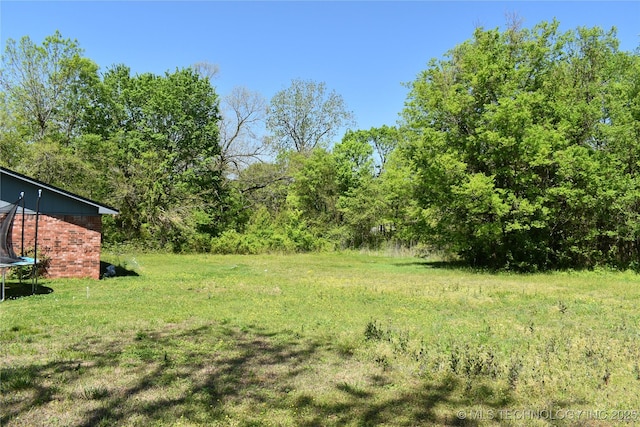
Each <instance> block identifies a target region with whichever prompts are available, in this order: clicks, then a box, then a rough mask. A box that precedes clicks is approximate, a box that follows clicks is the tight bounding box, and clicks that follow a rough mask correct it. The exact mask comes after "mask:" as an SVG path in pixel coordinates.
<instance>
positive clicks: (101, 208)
mask: <svg viewBox="0 0 640 427" xmlns="http://www.w3.org/2000/svg"><path fill="white" fill-rule="evenodd" d="M0 172H2V173H5V174H7V175H10V176H12V177H14V178H18V179H21V180H23V181H26V182H29V183H31V184H34V185H36V186H40V187H43V188H45V189H47V190H48V191H52V192H55V193H58V194H62V195H63V196H65V197H69V198H71V199H75V200H78V201H79V202H82V203H85V204H87V205H90V206H93V207H96V208H98V214H100V215H117V214H119V213H120V212H119V211H118V210H117V209H115V208H112V207H109V206H106V205H103V204H100V203H98V202H94V201H93V200H90V199H87V198H85V197H82V196H78V195H77V194H73V193H70V192H68V191H65V190H63V189H61V188H58V187H54V186H52V185H49V184H45V183H44V182H42V181H38V180H37V179H33V178H29V177H28V176H25V175H22V174H20V173H18V172H14V171H12V170H9V169H7V168H3V167H1V166H0Z"/></svg>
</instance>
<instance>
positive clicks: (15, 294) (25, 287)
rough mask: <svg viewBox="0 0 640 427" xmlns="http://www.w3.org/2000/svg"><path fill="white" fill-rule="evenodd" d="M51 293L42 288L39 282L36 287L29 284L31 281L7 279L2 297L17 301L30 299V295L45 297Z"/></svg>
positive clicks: (47, 288)
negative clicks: (18, 299)
mask: <svg viewBox="0 0 640 427" xmlns="http://www.w3.org/2000/svg"><path fill="white" fill-rule="evenodd" d="M52 292H53V289H51V288H49V287H47V286H43V285H42V284H41V282H39V283H38V286H34V285H32V283H31V279H29V280H23V281H22V282H20V281H19V280H17V279H7V281H6V282H5V292H4V297H5V298H6V299H17V298H24V297H30V296H32V295H46V294H50V293H52Z"/></svg>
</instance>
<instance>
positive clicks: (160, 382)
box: [0, 324, 504, 427]
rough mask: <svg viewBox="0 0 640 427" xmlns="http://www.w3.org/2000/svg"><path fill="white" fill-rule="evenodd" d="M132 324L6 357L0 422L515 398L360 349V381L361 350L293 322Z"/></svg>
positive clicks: (390, 420)
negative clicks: (476, 393)
mask: <svg viewBox="0 0 640 427" xmlns="http://www.w3.org/2000/svg"><path fill="white" fill-rule="evenodd" d="M123 335H125V336H122V337H119V338H117V339H113V338H112V339H110V340H105V339H103V338H101V337H99V336H95V337H85V338H83V339H82V340H81V341H79V342H77V343H75V344H71V345H70V346H69V347H68V348H67V351H66V352H65V354H69V355H70V356H73V357H70V358H68V359H67V360H60V358H59V357H50V359H51V360H52V361H50V362H46V363H42V364H40V363H32V364H27V365H24V366H18V365H19V364H18V363H14V366H13V367H7V368H2V369H1V370H0V404H1V405H2V408H3V410H2V414H1V415H0V425H2V426H11V425H12V423H13V422H14V421H15V423H16V424H20V425H23V424H25V423H26V424H31V425H47V424H49V423H50V422H51V421H52V420H53V419H55V420H56V421H57V422H60V423H61V424H64V425H70V426H76V427H89V426H101V425H103V426H106V425H124V424H126V425H154V424H166V425H171V424H173V423H175V422H176V420H179V419H180V420H182V421H183V422H186V423H187V424H197V425H207V424H215V423H223V424H224V423H227V422H230V421H232V420H233V421H235V422H236V424H238V425H246V426H249V425H282V424H287V425H290V424H293V425H300V426H309V427H311V426H327V425H363V426H366V425H378V424H385V423H386V424H390V425H398V426H402V425H407V426H408V425H422V424H437V425H476V422H475V421H473V420H459V419H457V418H456V416H455V412H451V414H450V415H443V411H446V408H449V410H450V411H453V409H451V408H460V407H462V405H471V404H481V405H489V406H491V407H499V406H501V405H503V404H504V400H501V401H497V400H496V401H493V400H492V399H491V398H490V397H489V398H486V399H484V400H483V401H474V402H470V401H469V400H468V399H467V400H460V398H456V397H455V396H458V395H460V393H459V391H460V389H461V388H460V384H459V380H458V379H456V378H455V377H446V378H442V379H440V380H438V381H427V380H419V379H418V378H416V379H415V381H411V382H410V383H408V384H404V383H403V384H401V385H396V384H394V377H393V373H392V372H387V371H384V370H381V369H378V368H377V367H376V366H375V364H373V363H371V364H367V363H366V362H361V361H360V362H357V363H360V364H364V366H361V367H360V370H361V372H362V376H363V378H365V380H364V382H355V383H353V382H352V381H349V380H345V377H346V378H348V372H346V373H345V372H341V373H337V374H336V373H335V371H340V370H341V369H347V370H348V369H349V368H348V367H347V368H344V367H343V365H344V364H347V365H349V364H350V363H351V364H355V363H356V361H353V360H350V358H349V357H348V356H344V355H341V354H340V353H339V351H338V350H337V349H335V348H334V347H333V345H332V344H331V343H330V342H322V341H316V340H309V339H301V338H299V337H297V336H295V335H291V334H278V335H275V334H267V333H265V332H263V331H260V330H259V329H249V330H248V329H238V328H233V327H229V326H227V325H220V324H211V325H207V326H202V327H198V328H192V329H187V330H179V329H177V328H176V327H175V326H174V329H173V330H172V329H168V330H162V331H138V332H130V333H129V334H123ZM0 338H2V336H0ZM327 369H328V372H329V373H327ZM389 385H392V386H393V387H390V386H389ZM487 395H488V396H491V393H488V394H487ZM476 400H478V399H476ZM442 408H445V409H442Z"/></svg>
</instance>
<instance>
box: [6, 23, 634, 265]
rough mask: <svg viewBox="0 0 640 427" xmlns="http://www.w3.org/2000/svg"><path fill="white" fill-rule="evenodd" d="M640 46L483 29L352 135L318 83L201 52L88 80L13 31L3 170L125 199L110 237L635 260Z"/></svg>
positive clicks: (76, 56)
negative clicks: (250, 75)
mask: <svg viewBox="0 0 640 427" xmlns="http://www.w3.org/2000/svg"><path fill="white" fill-rule="evenodd" d="M639 53H640V50H636V51H635V52H625V51H621V50H620V49H619V42H618V40H617V38H616V33H615V29H612V30H610V31H604V30H602V29H600V28H597V27H595V28H583V27H580V28H576V29H574V30H570V31H566V32H560V30H559V23H558V22H556V21H553V22H542V23H540V24H538V25H536V26H534V27H532V28H522V27H521V26H520V25H519V23H518V22H515V21H513V22H509V23H508V25H507V26H506V29H504V30H498V29H489V30H486V29H484V28H477V29H476V30H475V32H474V33H473V35H472V37H471V38H470V39H469V40H467V41H466V42H464V43H462V44H460V45H457V46H455V47H454V48H453V49H451V50H450V51H449V52H447V53H445V54H444V55H443V57H442V58H439V59H432V60H431V61H430V62H428V64H427V67H426V69H425V70H423V71H421V72H419V73H418V75H417V77H416V78H415V80H414V81H412V82H410V83H408V84H407V89H408V95H407V100H406V103H405V107H404V109H403V111H401V112H399V113H400V114H399V117H400V119H399V121H398V123H397V125H396V126H380V127H377V128H372V129H368V130H365V129H356V127H355V123H354V120H353V113H352V112H350V111H349V110H348V108H347V106H346V104H345V102H344V100H343V98H342V97H341V96H340V95H339V94H337V93H335V92H334V91H331V90H329V89H328V88H327V87H326V85H325V84H324V83H321V82H315V81H311V80H300V79H298V80H292V81H291V85H290V86H289V87H288V88H286V89H284V90H281V91H279V92H278V93H276V94H275V96H273V98H272V99H271V100H269V101H267V100H265V99H264V98H263V97H262V96H261V95H260V94H258V93H256V92H252V91H250V90H248V89H246V88H236V89H234V90H233V91H232V92H231V93H230V94H227V95H225V96H221V95H220V94H218V93H217V92H216V88H215V86H214V84H213V81H214V80H215V74H216V72H217V69H216V68H215V66H213V65H211V64H195V65H194V66H192V67H189V68H184V69H176V70H175V71H172V72H166V73H165V74H164V75H155V74H152V73H144V74H138V75H132V73H131V70H130V69H129V68H128V67H127V66H126V65H123V64H120V65H115V66H112V67H110V68H108V69H107V70H106V71H104V72H100V71H99V67H98V66H97V64H95V63H94V62H93V61H91V60H90V59H89V58H86V57H85V56H84V53H83V51H82V49H81V48H80V46H79V44H78V42H77V41H75V40H70V39H65V38H63V37H62V35H61V34H60V33H59V32H56V33H55V34H53V35H51V36H49V37H47V38H46V39H45V40H44V41H43V42H42V43H41V44H35V43H34V42H33V41H32V40H31V39H30V38H29V37H28V36H25V37H23V38H22V39H21V40H19V41H15V40H8V41H7V45H6V48H5V52H4V55H3V67H2V70H1V73H0V88H1V90H2V91H1V92H0V96H1V98H0V106H1V108H0V165H3V166H6V167H9V168H12V169H14V170H17V171H19V172H22V173H25V174H27V175H30V176H33V177H35V178H37V179H41V180H43V181H46V182H48V183H50V184H52V185H57V186H60V187H62V188H64V189H66V190H68V191H72V192H74V193H77V194H80V195H82V196H85V197H88V198H91V199H94V200H97V201H100V202H102V203H105V204H108V205H111V206H113V207H116V208H117V209H119V211H120V214H119V215H117V216H116V217H113V218H111V217H105V219H104V220H105V224H104V238H105V242H106V243H107V244H109V243H111V244H115V243H119V242H130V243H135V244H137V245H140V246H143V247H146V248H154V249H170V250H173V251H203V252H216V253H258V252H266V251H312V250H334V249H346V248H362V247H370V248H379V247H381V246H384V245H401V246H413V247H416V246H418V247H420V248H422V249H424V250H425V251H436V250H437V251H441V252H442V253H445V254H447V255H448V256H451V257H454V258H458V259H460V260H462V261H464V262H466V263H468V264H472V265H475V266H482V267H490V268H499V269H503V268H506V269H514V270H525V271H531V270H538V269H550V268H582V267H593V266H598V265H606V266H612V267H616V268H638V267H640V259H639V256H640V55H639ZM344 129H347V130H346V131H345V132H344V133H342V134H341V135H339V134H338V132H340V131H343V130H344Z"/></svg>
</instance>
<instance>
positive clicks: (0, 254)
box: [0, 190, 42, 302]
mask: <svg viewBox="0 0 640 427" xmlns="http://www.w3.org/2000/svg"><path fill="white" fill-rule="evenodd" d="M41 197H42V190H38V199H37V201H36V224H35V236H34V249H33V258H32V257H28V256H25V254H24V210H25V209H24V192H22V193H20V197H19V198H18V200H17V201H16V202H15V203H12V204H10V205H9V206H10V209H9V211H8V212H7V214H6V215H5V217H4V218H3V219H2V221H1V222H0V275H1V276H2V283H1V289H0V302H2V301H4V300H5V281H6V275H7V270H8V269H10V268H15V267H25V266H27V267H28V266H32V267H33V270H32V274H31V278H32V288H31V291H32V293H35V291H36V288H37V286H38V268H37V267H38V220H39V215H40V198H41ZM20 207H21V210H22V242H21V245H20V248H21V254H20V256H18V255H16V253H15V251H14V249H13V222H14V220H15V216H16V213H17V212H18V208H20Z"/></svg>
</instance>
